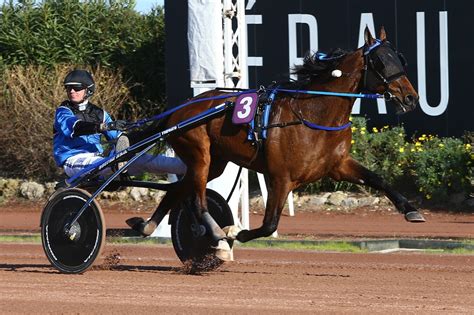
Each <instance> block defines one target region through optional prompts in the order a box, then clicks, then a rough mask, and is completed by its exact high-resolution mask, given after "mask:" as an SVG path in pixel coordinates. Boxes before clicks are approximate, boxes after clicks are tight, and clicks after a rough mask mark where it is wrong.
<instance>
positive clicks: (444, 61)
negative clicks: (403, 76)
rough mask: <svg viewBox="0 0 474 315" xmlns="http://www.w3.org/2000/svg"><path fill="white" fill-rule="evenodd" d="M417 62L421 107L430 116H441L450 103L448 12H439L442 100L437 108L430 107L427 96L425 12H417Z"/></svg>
mask: <svg viewBox="0 0 474 315" xmlns="http://www.w3.org/2000/svg"><path fill="white" fill-rule="evenodd" d="M416 35H417V40H416V47H417V52H416V62H417V66H418V94H419V96H420V107H421V109H422V110H423V112H424V113H425V114H427V115H429V116H439V115H441V114H443V113H444V112H445V111H446V109H447V108H448V103H449V66H448V12H446V11H441V12H439V74H440V88H441V100H440V102H439V104H438V105H437V106H430V104H428V98H427V94H426V53H425V12H416Z"/></svg>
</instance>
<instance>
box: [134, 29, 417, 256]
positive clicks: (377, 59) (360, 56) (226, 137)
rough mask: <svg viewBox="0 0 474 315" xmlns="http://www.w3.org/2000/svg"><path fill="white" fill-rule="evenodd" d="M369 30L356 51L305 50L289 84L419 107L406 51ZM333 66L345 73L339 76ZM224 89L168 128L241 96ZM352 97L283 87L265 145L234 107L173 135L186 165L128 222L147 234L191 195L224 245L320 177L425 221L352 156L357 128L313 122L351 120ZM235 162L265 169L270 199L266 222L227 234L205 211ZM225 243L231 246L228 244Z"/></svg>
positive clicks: (270, 222)
mask: <svg viewBox="0 0 474 315" xmlns="http://www.w3.org/2000/svg"><path fill="white" fill-rule="evenodd" d="M364 37H365V44H364V46H363V47H361V48H359V49H356V50H354V51H351V52H344V51H342V50H336V51H333V53H332V54H329V55H327V56H326V57H324V58H316V56H314V55H313V56H308V57H306V58H305V60H304V64H303V65H301V66H297V67H296V68H295V69H294V70H295V71H294V73H296V74H297V75H298V80H297V81H296V82H291V83H288V84H287V85H284V86H283V87H285V88H287V89H288V88H297V89H298V90H300V89H305V90H314V91H338V92H346V93H358V92H360V91H367V92H371V93H378V94H384V95H385V96H386V99H389V100H391V101H392V102H391V103H393V104H394V105H395V106H396V108H397V112H400V113H405V112H408V111H411V110H413V109H414V108H415V107H416V105H417V103H418V94H417V92H416V91H415V89H414V88H413V86H412V84H411V83H410V81H409V80H408V78H407V76H406V73H405V71H404V64H403V63H404V62H403V59H402V58H401V57H400V56H401V54H399V53H398V52H397V51H396V50H395V49H394V48H393V47H392V46H391V44H390V43H389V42H388V41H387V39H386V33H385V30H384V28H383V27H382V28H381V29H380V32H379V39H375V38H373V36H372V35H371V33H370V31H369V30H368V28H366V29H365V32H364ZM334 70H340V72H339V73H338V72H336V75H334ZM331 73H333V75H331ZM337 74H339V75H337ZM226 93H227V94H229V92H228V91H227V92H225V91H218V90H213V91H207V92H205V93H203V94H201V95H199V96H197V97H196V98H203V99H205V100H203V101H202V102H197V103H195V104H193V105H192V106H187V107H184V108H181V109H179V110H177V111H176V112H174V113H173V114H171V115H170V116H169V117H168V118H167V120H166V121H165V123H164V125H163V126H162V127H169V126H173V125H175V124H177V123H179V122H180V121H183V120H185V119H188V118H190V117H193V116H195V115H198V114H200V113H202V112H203V111H205V110H207V109H209V108H211V107H215V106H216V105H219V104H221V103H222V102H223V101H229V102H232V101H235V99H236V97H235V96H232V97H229V98H228V99H222V98H221V99H219V100H212V98H213V97H216V96H222V95H225V94H226ZM224 97H225V96H224ZM209 98H211V100H209ZM354 101H355V98H354V97H340V96H324V95H323V96H308V95H307V94H300V93H284V92H279V93H278V94H277V95H276V96H275V99H274V100H273V105H272V110H271V113H270V117H269V125H268V129H267V137H266V139H265V140H264V141H263V145H262V146H261V147H260V146H258V145H255V143H254V142H252V141H249V140H248V126H246V125H235V124H233V123H232V120H231V115H232V113H231V112H229V111H227V112H225V113H223V114H222V115H221V116H220V117H217V118H215V119H212V120H210V121H206V122H203V123H202V124H200V125H198V126H196V127H195V128H193V129H190V130H188V131H185V132H183V133H181V134H179V135H172V136H170V137H169V138H168V139H167V140H168V143H170V144H171V146H172V147H173V149H174V150H175V152H176V153H177V155H178V156H179V157H180V158H181V159H182V160H183V161H184V163H185V164H186V165H187V168H188V171H187V173H186V175H185V176H184V178H183V179H182V180H181V181H179V182H177V183H176V185H175V187H173V189H170V190H169V191H168V192H167V193H166V195H165V197H164V198H163V199H162V201H161V202H160V204H159V206H158V207H157V209H156V210H155V212H154V213H153V215H152V217H151V218H150V219H149V220H147V221H144V220H143V219H141V218H131V219H129V220H127V223H128V224H129V225H130V226H131V227H132V228H133V229H135V230H137V231H139V232H140V233H141V234H142V235H144V236H148V235H150V234H151V233H152V232H153V231H154V230H155V228H156V227H157V226H158V224H159V223H160V222H161V220H162V219H163V217H164V216H165V215H166V214H167V213H168V211H169V210H170V209H172V208H173V207H175V206H176V205H177V203H179V201H180V199H182V198H181V196H183V195H185V196H186V195H190V194H193V196H194V199H193V200H194V207H195V211H196V212H197V213H196V216H197V217H198V218H199V219H200V220H201V221H202V223H203V224H204V226H205V227H206V229H207V230H208V231H211V234H212V237H213V239H214V240H215V241H216V244H217V243H219V242H220V243H221V245H222V241H223V240H224V242H225V239H226V238H232V239H237V240H238V241H240V242H247V241H250V240H253V239H255V238H258V237H265V236H269V235H271V234H272V233H273V232H274V231H276V230H277V226H278V222H279V219H280V215H281V212H282V209H283V206H284V203H285V201H286V198H287V196H288V193H289V192H290V191H292V190H294V189H296V188H298V187H299V186H301V185H303V184H307V183H311V182H314V181H317V180H319V179H321V178H322V177H330V178H332V179H334V180H336V181H348V182H351V183H356V184H362V185H367V186H369V187H372V188H375V189H378V190H381V191H383V192H384V193H385V195H386V196H387V197H388V198H389V199H390V200H391V201H392V203H393V204H394V205H395V207H396V208H397V210H398V211H399V212H400V213H402V214H403V215H404V216H405V219H406V220H407V221H409V222H424V221H425V219H424V218H423V216H422V215H421V214H420V213H419V212H418V211H417V209H415V208H414V207H413V206H412V205H411V204H410V203H409V202H408V201H407V199H406V198H405V197H404V196H402V195H401V194H400V193H398V192H397V191H395V190H394V189H392V188H391V187H390V186H389V184H388V183H387V182H386V181H384V180H383V179H382V178H380V177H379V176H378V175H376V174H375V173H374V172H372V171H370V170H368V169H367V168H365V167H364V166H362V165H361V164H359V163H358V162H357V161H356V160H354V159H353V158H352V157H351V156H350V155H349V152H350V149H351V139H352V133H351V128H344V129H340V130H333V131H327V130H315V129H312V128H309V127H311V123H314V124H318V125H323V126H341V125H344V124H347V123H348V122H349V116H350V114H351V110H352V105H353V103H354ZM307 122H311V123H310V124H308V123H307ZM155 132H156V131H155ZM229 161H232V162H234V163H236V164H237V165H240V166H243V167H245V168H248V169H251V170H254V171H256V172H260V173H263V174H264V176H265V180H266V182H267V186H268V200H267V205H266V209H265V216H264V219H263V223H262V225H261V226H260V227H258V228H256V229H251V230H241V231H239V230H235V229H234V230H231V232H230V233H229V234H228V235H226V234H225V233H224V232H223V231H222V229H221V228H220V227H219V226H218V225H217V224H216V223H215V221H214V220H213V219H212V217H211V216H210V215H209V213H208V212H207V205H206V196H205V191H206V184H207V182H208V181H210V180H212V179H213V178H216V177H218V176H219V175H221V174H222V172H223V171H224V168H225V167H226V165H227V163H228V162H229ZM219 246H220V245H218V247H219ZM220 248H223V250H226V246H225V244H224V245H223V247H222V246H220Z"/></svg>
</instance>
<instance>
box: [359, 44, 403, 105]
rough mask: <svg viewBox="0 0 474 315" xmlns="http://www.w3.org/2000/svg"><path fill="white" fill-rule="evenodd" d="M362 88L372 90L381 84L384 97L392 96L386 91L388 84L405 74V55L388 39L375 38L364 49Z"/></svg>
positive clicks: (390, 97)
mask: <svg viewBox="0 0 474 315" xmlns="http://www.w3.org/2000/svg"><path fill="white" fill-rule="evenodd" d="M364 61H365V66H364V81H363V82H364V83H363V84H364V85H363V89H364V90H374V88H375V87H377V86H380V85H381V84H383V85H384V86H385V92H384V94H383V95H384V98H385V99H386V100H390V99H392V98H393V96H392V94H391V93H390V92H389V91H388V85H389V84H390V83H391V82H393V81H395V80H397V79H398V78H400V77H401V76H404V75H406V72H405V69H406V67H407V61H406V59H405V57H404V56H403V55H402V54H401V53H399V52H397V50H396V49H395V48H394V47H393V46H392V45H391V44H390V42H388V41H381V40H380V39H376V40H375V43H373V44H372V45H371V46H368V47H366V48H365V49H364Z"/></svg>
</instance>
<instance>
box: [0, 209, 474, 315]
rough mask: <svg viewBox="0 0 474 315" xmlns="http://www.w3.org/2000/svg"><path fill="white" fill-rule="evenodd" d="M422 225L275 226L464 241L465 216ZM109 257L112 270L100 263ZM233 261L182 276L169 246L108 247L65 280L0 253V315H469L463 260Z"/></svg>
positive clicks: (271, 254)
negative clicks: (88, 266) (92, 264)
mask: <svg viewBox="0 0 474 315" xmlns="http://www.w3.org/2000/svg"><path fill="white" fill-rule="evenodd" d="M39 207H40V206H38V208H39ZM105 212H106V215H105V217H106V221H107V226H108V227H116V228H117V227H118V228H120V227H123V220H124V219H125V218H127V217H129V216H130V215H131V213H122V212H121V211H117V210H116V209H115V210H107V209H106V211H105ZM135 214H136V213H135ZM425 215H426V217H427V219H428V222H427V223H425V224H409V223H406V222H405V221H404V220H403V218H402V217H401V216H400V215H398V214H393V212H390V211H384V212H380V211H372V210H370V209H362V210H358V211H355V212H353V213H349V214H343V213H326V212H298V211H297V213H296V217H288V216H284V217H282V221H281V223H280V227H279V233H280V234H286V235H289V236H291V237H294V238H301V237H308V236H310V237H312V238H350V237H359V238H365V237H438V238H447V237H455V238H471V239H472V238H473V234H474V228H473V226H474V215H472V214H464V215H453V214H446V213H444V214H438V213H430V212H427V211H426V213H425ZM38 222H39V211H38V209H36V208H29V209H26V208H18V207H10V208H8V207H4V208H2V209H1V211H0V232H2V233H15V234H17V233H23V232H35V231H36V232H37V231H38ZM260 222H261V215H259V214H255V215H252V218H251V225H252V226H257V225H258V224H260ZM118 256H120V260H119V261H116V262H114V264H111V263H110V261H109V260H104V258H107V257H109V258H110V257H118ZM235 258H236V261H235V262H233V263H228V264H225V265H224V266H222V267H221V268H220V269H219V270H217V271H214V272H210V273H203V274H200V275H189V274H186V273H185V272H184V269H183V267H182V264H181V263H180V262H179V261H178V259H177V258H176V255H175V254H174V252H173V249H172V247H171V246H164V245H154V246H144V245H111V244H107V245H106V247H105V250H104V252H103V254H102V257H101V259H99V260H98V261H97V262H96V265H95V267H93V268H94V269H92V270H90V271H87V272H86V273H85V274H83V275H64V274H59V273H58V272H57V271H56V270H55V269H53V268H52V267H51V266H50V265H49V263H48V261H47V259H46V258H45V255H44V253H43V251H42V248H41V245H39V244H11V243H10V244H8V243H4V244H0V313H1V314H38V313H41V314H43V313H51V314H58V313H64V314H73V313H74V314H94V313H95V314H99V313H100V314H118V313H121V314H130V313H138V314H151V313H153V314H156V313H193V314H209V313H211V314H217V313H237V312H238V313H244V314H250V313H258V314H270V313H271V314H283V313H285V314H287V313H292V314H303V313H325V314H326V313H350V314H368V313H370V314H372V313H379V314H387V313H390V314H415V313H416V314H423V313H424V314H432V313H438V312H440V311H441V312H443V313H449V314H472V313H474V299H473V298H472V297H473V296H474V256H472V255H447V254H444V255H440V254H420V253H414V252H401V253H391V254H381V253H371V254H343V253H319V252H313V251H288V250H263V249H258V250H256V249H253V250H252V249H244V248H241V247H237V248H236V249H235Z"/></svg>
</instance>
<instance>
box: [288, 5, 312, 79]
mask: <svg viewBox="0 0 474 315" xmlns="http://www.w3.org/2000/svg"><path fill="white" fill-rule="evenodd" d="M297 23H300V24H307V25H308V27H309V50H310V51H311V52H312V51H317V50H318V22H317V21H316V18H315V17H314V16H313V15H311V14H288V50H289V59H288V65H289V69H290V73H291V69H292V68H293V67H294V66H295V65H301V64H302V63H303V57H298V46H297V37H298V34H297V32H296V24H297ZM290 78H292V79H295V80H296V79H297V77H296V75H294V74H290Z"/></svg>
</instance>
